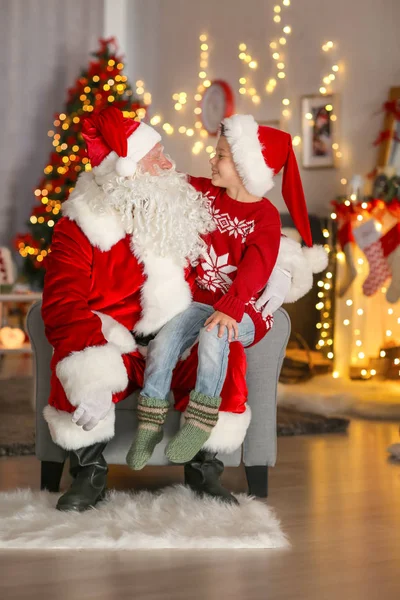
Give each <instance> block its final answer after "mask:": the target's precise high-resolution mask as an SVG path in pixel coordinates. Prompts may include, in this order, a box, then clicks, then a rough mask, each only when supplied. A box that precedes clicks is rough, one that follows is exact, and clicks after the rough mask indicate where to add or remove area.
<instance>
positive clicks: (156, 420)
mask: <svg viewBox="0 0 400 600" xmlns="http://www.w3.org/2000/svg"><path fill="white" fill-rule="evenodd" d="M168 408H169V402H168V401H167V400H160V399H158V398H147V397H146V396H142V395H140V396H139V400H138V407H137V415H138V421H139V425H138V430H137V432H136V437H135V439H134V440H133V442H132V445H131V447H130V448H129V451H128V454H127V455H126V462H127V464H128V465H129V467H130V468H131V469H133V470H135V471H139V470H140V469H143V467H144V466H145V465H146V464H147V463H148V461H149V460H150V457H151V455H152V454H153V452H154V448H155V447H156V446H157V444H159V443H160V442H161V440H162V438H163V430H162V427H163V425H164V422H165V418H166V416H167V412H168Z"/></svg>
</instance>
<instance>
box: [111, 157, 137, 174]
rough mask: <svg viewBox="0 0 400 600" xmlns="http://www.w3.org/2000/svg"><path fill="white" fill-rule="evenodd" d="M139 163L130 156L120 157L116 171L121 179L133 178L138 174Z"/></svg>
mask: <svg viewBox="0 0 400 600" xmlns="http://www.w3.org/2000/svg"><path fill="white" fill-rule="evenodd" d="M136 168H137V163H136V162H135V161H134V160H133V159H132V158H129V156H125V157H120V158H119V159H118V160H117V162H116V164H115V170H116V171H117V173H118V175H119V176H120V177H131V176H132V175H134V174H135V173H136Z"/></svg>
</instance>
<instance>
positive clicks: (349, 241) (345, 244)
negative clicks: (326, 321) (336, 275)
mask: <svg viewBox="0 0 400 600" xmlns="http://www.w3.org/2000/svg"><path fill="white" fill-rule="evenodd" d="M337 237H338V242H339V245H340V248H341V250H342V251H343V253H344V256H345V265H344V268H345V273H344V277H343V279H342V281H341V282H340V284H339V289H338V295H339V298H342V296H344V295H345V293H346V292H347V290H348V289H349V287H350V286H351V284H352V283H353V281H354V279H355V278H356V276H357V268H356V265H355V261H354V245H353V244H354V236H353V231H352V223H351V221H348V222H347V223H345V224H344V225H343V226H342V227H341V228H340V229H339V231H338V234H337Z"/></svg>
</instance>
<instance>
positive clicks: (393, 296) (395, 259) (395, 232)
mask: <svg viewBox="0 0 400 600" xmlns="http://www.w3.org/2000/svg"><path fill="white" fill-rule="evenodd" d="M382 247H383V254H384V256H385V258H386V260H387V262H388V265H389V267H390V269H391V271H392V281H391V284H390V286H389V287H388V291H387V292H386V300H387V301H388V302H390V303H391V304H395V303H396V302H397V301H398V300H399V298H400V223H397V224H396V225H395V226H394V227H392V229H390V230H389V231H388V232H387V233H385V235H384V236H383V237H382Z"/></svg>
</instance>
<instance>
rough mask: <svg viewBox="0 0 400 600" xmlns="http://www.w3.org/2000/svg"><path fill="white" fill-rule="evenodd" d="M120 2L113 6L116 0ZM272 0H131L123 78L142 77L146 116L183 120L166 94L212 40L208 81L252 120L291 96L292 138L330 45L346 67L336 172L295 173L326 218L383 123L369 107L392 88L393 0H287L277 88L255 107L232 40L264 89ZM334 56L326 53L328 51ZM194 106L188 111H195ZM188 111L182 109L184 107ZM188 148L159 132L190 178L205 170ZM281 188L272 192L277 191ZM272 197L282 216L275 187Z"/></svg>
mask: <svg viewBox="0 0 400 600" xmlns="http://www.w3.org/2000/svg"><path fill="white" fill-rule="evenodd" d="M121 1H122V2H125V1H126V0H114V2H117V3H118V2H121ZM277 3H278V0H275V1H273V0H247V2H244V1H242V0H201V1H200V0H129V2H128V3H127V18H126V28H127V31H128V33H127V37H126V62H127V73H128V75H129V76H130V77H131V79H133V80H136V79H138V78H140V79H144V81H145V82H146V86H147V88H148V91H150V92H152V94H153V106H152V112H153V114H154V112H159V113H160V114H162V116H163V117H164V118H165V119H166V120H168V121H169V122H170V123H171V124H172V125H178V126H179V125H180V124H186V123H187V122H188V121H189V116H190V120H191V111H189V112H187V113H186V115H185V114H184V113H182V114H181V113H177V112H176V111H174V110H173V102H172V98H171V96H172V94H173V93H174V92H176V91H186V92H188V93H191V94H192V95H193V94H194V93H195V89H196V86H197V84H198V77H197V74H198V71H199V67H198V63H199V41H198V36H199V34H200V33H207V34H208V35H209V37H210V65H209V69H208V73H209V76H210V77H211V78H212V79H215V78H224V79H226V80H227V81H228V82H229V83H230V84H231V85H232V86H233V87H234V89H235V92H236V101H237V104H236V106H237V112H253V114H254V115H255V117H256V118H257V119H259V120H269V119H277V118H279V114H280V109H281V104H280V103H281V99H282V98H283V97H285V96H288V97H290V98H291V100H292V108H293V115H292V118H291V119H290V121H289V122H288V130H289V131H290V133H291V134H292V135H296V134H299V133H300V112H299V105H300V97H301V96H302V95H304V94H312V93H315V92H317V91H318V88H319V86H320V81H321V77H322V75H323V74H324V73H325V71H326V69H327V67H328V65H329V66H331V64H333V63H332V62H331V59H328V58H327V55H326V54H324V53H322V51H321V46H322V44H323V42H325V41H327V40H328V39H331V40H333V41H335V42H337V43H338V51H337V54H336V55H335V59H340V60H341V62H342V63H343V64H344V71H343V72H342V74H341V75H340V76H339V77H338V79H337V82H336V85H335V88H334V91H336V92H339V93H340V96H341V113H340V121H339V123H338V124H339V125H340V143H341V149H342V151H343V155H344V156H343V159H342V161H341V166H340V169H338V170H332V169H324V170H311V171H310V170H303V171H302V176H303V182H304V187H305V191H306V195H307V198H308V204H309V207H310V212H315V213H318V214H326V213H328V211H329V201H330V200H331V199H332V198H333V197H334V196H335V195H336V194H337V193H338V192H339V190H340V183H339V182H340V179H341V177H351V175H352V174H354V173H362V174H366V173H368V172H369V171H370V170H371V169H372V168H373V167H374V165H375V160H376V149H375V148H374V147H373V146H372V142H373V140H374V139H375V137H376V135H377V133H378V132H379V130H380V128H381V126H382V115H376V114H375V113H376V111H377V110H378V109H379V107H380V106H381V104H382V103H383V102H384V100H385V99H386V96H387V94H388V90H389V87H390V86H392V85H399V84H400V64H399V56H400V36H399V33H398V32H399V23H400V2H399V1H398V0H335V1H334V2H333V1H332V0H329V1H328V0H292V4H291V7H290V8H289V9H287V12H286V13H285V14H286V15H287V22H288V23H289V24H290V25H291V26H292V28H293V33H292V35H291V36H290V38H289V42H288V44H287V46H286V48H287V51H286V57H285V63H286V65H287V69H286V71H287V80H286V82H285V87H281V88H280V89H279V88H277V91H276V92H275V93H274V95H273V96H268V97H267V95H266V94H265V93H263V94H262V104H261V105H260V107H255V105H254V104H253V103H251V102H250V101H249V100H248V99H247V98H244V97H241V96H239V94H238V91H237V90H238V79H239V77H240V76H242V75H243V74H244V72H243V66H242V64H241V62H240V61H239V59H238V58H237V54H238V50H237V47H238V44H239V43H240V42H245V43H247V44H248V47H249V51H250V52H251V53H252V55H253V56H254V57H255V58H256V59H257V60H258V61H259V63H260V67H261V68H260V69H259V70H258V71H257V72H256V74H255V78H254V81H255V83H256V87H257V88H258V89H260V90H262V91H263V92H264V87H265V81H266V80H267V78H268V77H269V76H270V75H271V74H272V71H271V69H272V63H273V60H272V58H271V57H270V50H269V47H268V43H269V41H270V40H271V38H272V36H273V32H274V28H275V31H276V30H277V25H275V24H274V23H273V22H272V14H273V6H274V5H275V4H277ZM279 3H280V2H279ZM332 58H333V55H332ZM193 106H194V105H193V104H192V105H191V107H190V108H191V109H193ZM188 108H189V107H188ZM192 144H193V141H192V142H191V141H190V140H189V139H188V138H186V137H185V136H182V135H180V134H178V133H176V134H174V135H173V136H172V137H168V136H165V145H166V147H167V149H168V151H169V152H170V153H171V154H172V156H173V157H174V158H175V159H176V161H177V164H178V167H179V168H180V169H181V170H186V171H188V172H191V173H193V174H203V175H206V174H208V165H207V157H206V155H202V156H193V155H192V154H191V147H192ZM277 187H279V186H277ZM270 197H271V199H272V200H273V201H275V202H276V204H277V206H278V208H279V209H281V210H284V205H283V202H282V201H281V199H280V194H279V190H277V189H275V190H274V191H273V193H272V194H271V196H270Z"/></svg>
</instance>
